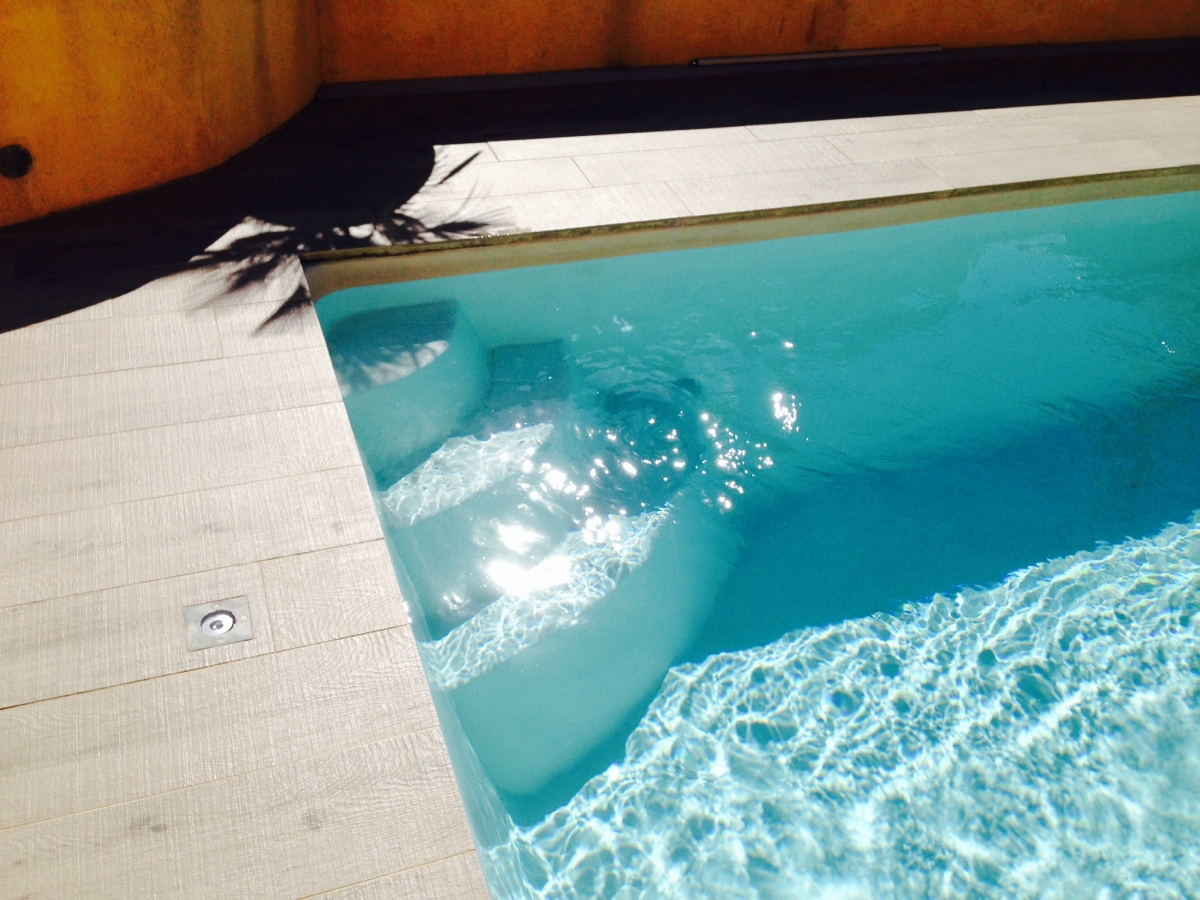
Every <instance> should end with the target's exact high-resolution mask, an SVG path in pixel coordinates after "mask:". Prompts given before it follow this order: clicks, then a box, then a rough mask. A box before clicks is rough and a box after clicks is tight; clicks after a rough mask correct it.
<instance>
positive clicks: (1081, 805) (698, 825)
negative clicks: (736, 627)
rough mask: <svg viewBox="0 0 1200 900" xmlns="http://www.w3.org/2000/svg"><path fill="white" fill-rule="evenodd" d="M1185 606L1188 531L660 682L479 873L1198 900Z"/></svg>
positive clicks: (1199, 532) (1190, 581)
mask: <svg viewBox="0 0 1200 900" xmlns="http://www.w3.org/2000/svg"><path fill="white" fill-rule="evenodd" d="M1198 607H1200V522H1198V521H1197V520H1196V519H1195V518H1193V519H1192V521H1190V522H1189V523H1187V524H1184V525H1173V526H1170V527H1167V528H1166V529H1165V530H1163V531H1162V532H1161V533H1159V534H1158V535H1157V536H1154V537H1151V538H1148V539H1141V540H1129V541H1127V542H1125V543H1122V544H1119V545H1117V546H1112V547H1107V548H1104V547H1102V548H1101V549H1099V550H1098V551H1095V552H1088V553H1080V554H1077V555H1074V556H1071V557H1067V558H1064V559H1058V560H1053V561H1050V562H1046V563H1042V564H1039V565H1036V566H1033V567H1031V568H1028V569H1025V570H1023V571H1020V572H1017V573H1015V574H1013V575H1011V576H1010V577H1009V578H1007V579H1006V580H1005V581H1004V582H1002V583H1001V584H1000V585H998V586H996V587H994V588H991V589H987V590H971V591H966V592H963V593H960V594H958V595H957V596H941V595H937V596H935V597H933V598H932V600H931V601H930V602H928V603H924V604H921V605H919V606H911V607H908V608H906V610H905V611H904V612H903V614H901V615H899V616H896V617H889V616H878V617H872V618H866V619H856V620H850V621H846V622H844V623H841V624H838V625H834V626H831V627H827V628H823V629H809V630H803V631H799V632H796V633H793V634H790V635H787V636H784V637H783V638H780V639H779V640H777V641H776V642H774V643H772V644H770V645H768V646H766V647H762V648H756V649H752V650H746V651H741V652H737V653H727V654H720V655H717V656H713V657H710V658H709V659H707V660H706V661H705V662H703V663H702V664H697V665H687V666H681V667H678V668H676V669H674V670H672V672H671V673H670V674H669V675H668V677H667V679H666V681H665V683H664V685H663V687H662V690H661V692H660V694H659V696H658V697H657V699H656V700H655V701H654V704H653V705H652V706H651V708H650V711H649V713H648V714H647V715H646V717H645V718H644V719H643V721H642V723H641V724H640V725H639V726H638V728H637V730H636V731H635V732H634V733H633V735H632V736H631V737H630V738H629V740H628V743H627V745H626V755H625V759H624V761H622V762H620V763H618V764H614V765H613V766H611V767H610V768H609V769H608V771H606V772H604V773H603V774H601V775H598V776H596V777H595V778H593V779H592V780H591V781H590V782H589V783H588V784H587V785H586V786H585V787H584V789H583V790H582V791H580V792H579V793H578V794H577V795H576V796H575V797H574V799H572V800H571V801H570V803H569V804H567V805H566V806H565V807H563V808H561V809H560V810H558V811H557V812H555V813H554V814H553V815H551V816H550V817H548V818H547V819H546V820H545V821H543V822H541V823H540V824H538V825H536V826H532V827H529V828H514V829H513V830H512V833H511V839H510V843H509V844H508V845H501V846H499V847H497V848H495V849H493V850H492V851H491V853H490V854H489V859H488V860H487V861H486V865H487V866H488V867H489V868H492V869H493V870H506V869H509V868H510V867H512V866H516V867H517V868H518V869H519V871H518V872H516V873H513V872H511V871H509V872H507V873H505V872H503V871H496V875H495V877H494V878H493V881H494V882H495V883H497V884H499V883H505V882H507V883H510V884H511V883H514V881H515V882H517V883H521V884H522V885H523V888H522V892H523V893H524V892H525V891H528V894H526V895H527V896H528V895H531V896H536V897H539V898H565V897H604V898H619V900H632V898H635V897H636V898H658V897H662V898H680V900H684V898H687V900H700V898H730V897H759V898H800V897H804V898H829V900H832V898H845V900H851V898H855V900H857V898H864V900H865V898H881V900H882V898H914V897H922V898H932V897H947V898H949V897H988V898H992V897H994V898H1041V900H1046V898H1064V900H1065V898H1072V900H1076V898H1118V897H1138V898H1151V897H1154V898H1160V897H1161V898H1165V897H1171V898H1176V897H1177V898H1183V897H1188V896H1195V894H1194V888H1195V886H1196V885H1197V884H1200V841H1197V840H1196V835H1197V834H1200V712H1198V710H1200V621H1197V619H1196V618H1195V617H1194V613H1195V611H1196V610H1197V608H1198ZM506 874H507V875H516V878H515V879H511V878H507V877H505V875H506Z"/></svg>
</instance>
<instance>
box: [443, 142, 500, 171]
mask: <svg viewBox="0 0 1200 900" xmlns="http://www.w3.org/2000/svg"><path fill="white" fill-rule="evenodd" d="M433 159H434V168H433V171H434V174H435V175H437V176H438V177H441V176H442V175H444V174H445V173H447V172H449V171H451V170H453V169H455V168H457V167H458V166H460V165H462V164H463V163H464V162H466V161H467V160H469V159H474V161H475V162H496V161H497V157H496V154H495V153H493V152H492V147H491V145H490V144H486V143H483V144H435V145H434V147H433Z"/></svg>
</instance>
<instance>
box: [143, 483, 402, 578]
mask: <svg viewBox="0 0 1200 900" xmlns="http://www.w3.org/2000/svg"><path fill="white" fill-rule="evenodd" d="M124 514H125V544H126V556H127V560H128V570H129V582H130V583H131V584H132V583H137V582H139V581H152V580H155V579H159V578H166V577H169V576H172V575H180V574H186V573H188V572H200V571H203V570H205V569H214V568H218V567H220V566H230V565H240V564H242V563H247V562H257V561H260V560H265V559H274V558H275V557H277V556H291V555H294V554H297V553H308V552H310V551H313V550H324V549H327V548H330V547H337V546H341V545H342V544H357V543H362V542H364V541H371V540H377V539H378V538H380V537H381V536H382V531H381V530H380V527H379V520H378V518H377V517H376V514H375V507H374V504H373V503H372V501H371V495H370V491H369V490H368V488H367V480H366V473H365V472H364V471H363V469H362V466H361V465H355V466H353V467H350V468H345V469H332V470H329V471H326V472H318V473H315V474H311V475H296V476H292V477H289V478H278V479H275V480H273V481H258V482H254V483H251V484H241V485H235V486H233V487H226V488H216V489H214V490H208V491H197V492H195V493H190V494H175V495H173V496H170V497H156V498H154V499H151V500H140V501H137V502H135V503H127V504H125V506H124Z"/></svg>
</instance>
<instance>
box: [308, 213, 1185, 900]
mask: <svg viewBox="0 0 1200 900" xmlns="http://www.w3.org/2000/svg"><path fill="white" fill-rule="evenodd" d="M317 309H318V314H319V316H320V318H321V322H322V326H323V328H324V329H325V333H326V338H327V340H328V343H329V347H330V352H331V355H332V358H333V360H334V365H335V369H336V370H337V372H338V376H339V380H340V382H341V384H342V388H343V393H344V395H345V400H346V406H347V409H348V411H349V414H350V419H351V423H352V425H353V427H354V430H355V434H356V437H357V438H358V441H359V446H360V449H361V450H362V454H363V460H364V465H365V466H366V468H367V470H368V472H369V473H370V475H371V477H372V478H373V480H374V484H375V488H376V491H377V500H378V505H379V510H380V517H381V521H382V522H383V524H384V528H385V533H386V535H387V538H388V543H389V547H390V548H391V551H392V554H393V559H394V561H395V563H396V568H397V574H398V577H399V578H400V580H401V584H402V585H403V586H404V588H405V591H406V596H407V597H408V598H409V600H410V603H411V604H412V606H413V618H414V628H415V630H416V632H417V636H418V639H419V641H420V645H421V652H422V658H423V660H424V663H425V667H426V673H427V675H428V677H429V681H430V685H431V689H432V691H433V694H434V699H435V703H436V704H437V705H438V709H439V715H440V717H441V721H442V726H443V730H444V732H445V733H446V737H447V744H448V746H449V748H450V751H451V755H452V758H453V760H454V763H455V767H456V772H457V774H458V777H459V782H460V787H461V790H462V793H463V796H464V800H465V801H466V803H467V807H468V813H469V815H470V817H471V820H472V826H473V828H474V829H475V835H476V840H477V842H478V844H479V847H480V851H481V852H480V856H481V859H482V861H483V863H484V867H485V872H486V874H487V876H488V880H489V886H490V888H491V890H492V892H493V894H494V895H495V896H496V897H497V898H504V900H509V898H520V897H529V898H535V897H536V898H542V897H545V898H573V897H579V898H585V897H587V898H590V897H606V898H635V897H637V898H641V897H670V898H689V900H690V898H705V897H713V898H729V897H739V898H740V897H761V898H792V897H804V898H810V897H811V898H868V897H870V898H876V897H877V898H927V897H964V896H971V897H996V898H1012V897H1029V898H1035V897H1036V898H1048V897H1063V898H1084V897H1095V898H1117V897H1147V898H1149V897H1189V896H1196V895H1197V894H1200V841H1198V840H1197V839H1196V835H1197V834H1200V622H1196V621H1194V619H1193V614H1194V612H1195V611H1196V609H1197V608H1198V607H1200V520H1198V519H1197V517H1196V510H1197V508H1200V464H1198V463H1200V457H1198V452H1197V448H1200V316H1198V314H1200V196H1197V195H1196V194H1177V195H1169V196H1164V197H1152V198H1140V199H1132V200H1115V201H1105V202H1097V203H1089V204H1078V205H1073V206H1062V207H1056V208H1048V209H1036V210H1027V211H1020V212H1007V213H994V214H988V215H980V216H972V217H964V218H959V219H950V220H944V221H939V222H930V223H922V224H915V225H906V226H896V227H890V228H881V229H873V230H865V231H859V232H852V233H842V234H830V235H823V236H814V237H804V238H791V239H785V240H777V241H765V242H761V243H753V244H742V245H735V246H727V247H719V248H711V249H703V250H686V251H676V252H670V253H656V254H645V255H639V256H628V257H621V258H615V259H606V260H597V261H587V262H578V263H571V264H564V265H557V266H546V267H534V268H524V269H512V270H505V271H496V272H490V273H486V274H479V275H464V276H457V277H452V278H442V279H434V280H428V281H418V282H407V283H402V284H393V285H387V286H382V287H367V288H355V289H352V290H347V291H341V292H339V293H336V294H333V295H330V296H329V297H326V298H325V299H323V300H321V301H320V303H319V304H318V307H317Z"/></svg>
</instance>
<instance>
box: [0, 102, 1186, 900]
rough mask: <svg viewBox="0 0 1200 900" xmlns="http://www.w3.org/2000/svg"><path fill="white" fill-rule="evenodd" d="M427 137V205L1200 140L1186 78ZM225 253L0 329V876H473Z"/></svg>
mask: <svg viewBox="0 0 1200 900" xmlns="http://www.w3.org/2000/svg"><path fill="white" fill-rule="evenodd" d="M437 159H438V163H437V166H436V167H435V170H434V175H433V177H432V178H430V180H429V185H428V186H427V187H426V188H425V189H423V190H422V191H421V192H420V193H418V194H417V196H416V197H415V198H413V200H412V201H411V203H410V207H409V211H411V212H413V213H414V214H416V215H418V216H419V217H420V218H422V219H423V220H425V221H438V220H444V219H449V218H452V217H457V218H462V217H464V215H465V216H469V217H474V218H476V219H477V220H479V221H483V222H486V223H488V224H487V228H486V230H491V231H498V232H504V231H518V232H519V231H542V230H551V229H562V228H579V227H588V226H594V225H611V224H619V223H624V222H637V221H643V220H659V219H670V218H678V217H690V216H698V215H708V214H715V213H729V212H740V211H746V210H754V209H764V208H774V207H784V206H798V205H804V204H817V203H829V202H837V201H845V200H860V199H865V198H873V197H885V196H892V195H909V194H919V193H923V192H939V191H947V190H951V189H954V188H962V187H972V186H981V185H1001V184H1010V183H1014V182H1028V181H1036V180H1039V179H1049V178H1063V177H1074V176H1086V175H1096V174H1102V173H1113V172H1125V171H1134V170H1147V169H1160V168H1170V167H1178V166H1188V165H1197V164H1200V97H1175V98H1160V99H1151V100H1136V101H1120V102H1108V103H1093V104H1072V105H1065V106H1043V107H1025V108H1009V109H1002V110H977V111H967V112H951V113H937V114H926V115H915V116H899V117H891V118H872V119H852V120H841V121H821V122H807V123H795V124H786V123H785V124H773V125H762V126H745V127H732V128H717V129H703V130H694V131H669V132H657V133H638V134H627V135H604V136H597V137H570V138H555V139H537V140H520V141H499V142H492V143H488V144H479V145H456V146H448V147H439V148H438V156H437ZM468 159H470V160H471V161H470V162H469V164H467V165H466V166H465V167H463V168H461V169H460V168H459V167H460V165H461V164H462V163H463V162H465V161H467V160H468ZM455 170H457V171H455ZM451 173H453V174H451ZM447 175H450V176H451V177H448V178H447ZM220 275H221V273H220V272H217V273H215V274H214V273H213V272H203V271H198V272H191V273H181V274H176V275H171V276H168V277H165V278H161V279H159V280H157V281H153V282H151V283H149V284H147V285H145V286H144V287H142V288H140V289H138V290H136V291H134V292H133V293H129V294H125V295H123V296H119V297H115V298H113V299H110V300H107V301H105V302H102V303H100V304H98V305H94V306H90V307H88V308H86V309H84V310H81V311H79V312H76V313H72V314H70V315H67V316H63V317H61V318H58V319H54V320H50V321H46V322H42V323H40V324H37V325H32V326H29V327H26V328H23V329H19V330H15V331H10V332H8V333H5V334H2V335H0V897H5V898H8V897H12V898H22V900H34V898H38V900H42V898H47V900H48V898H55V900H61V898H73V897H87V898H96V900H101V898H113V900H118V898H119V900H126V898H130V897H139V898H150V897H160V898H173V900H185V898H197V900H199V898H207V900H211V898H243V897H244V898H251V897H252V898H308V897H322V898H330V900H333V898H337V900H352V898H353V900H367V898H372V900H374V898H392V897H414V898H447V900H449V898H482V897H484V896H485V895H486V891H485V889H484V886H483V882H482V877H481V875H480V872H479V868H478V864H477V862H476V860H475V856H474V850H473V848H472V843H471V838H470V835H469V833H468V830H467V825H466V820H465V817H464V814H463V810H462V806H461V803H460V801H459V797H458V794H457V791H456V789H455V786H454V782H453V777H452V774H451V772H450V768H449V763H448V761H447V758H446V752H445V747H444V745H443V742H442V738H441V733H440V731H439V730H438V727H437V721H436V718H435V715H434V711H433V707H432V703H431V701H430V698H429V693H428V690H427V688H426V685H425V681H424V678H423V676H422V673H421V670H420V664H419V661H418V658H417V652H416V645H415V643H414V639H413V635H412V632H411V630H410V628H409V624H408V622H409V619H408V615H407V612H406V610H405V606H404V603H403V600H402V598H401V597H400V594H399V591H398V589H397V587H396V584H395V581H394V578H393V575H392V572H391V568H390V563H389V560H388V554H387V551H386V549H385V547H384V545H383V541H382V536H381V532H380V528H379V524H378V522H377V520H376V517H375V512H374V509H373V506H372V501H371V497H370V493H369V491H368V488H367V483H366V479H365V477H364V475H363V472H362V469H361V467H360V464H359V460H358V454H357V450H356V448H355V444H354V438H353V435H352V434H351V431H350V427H349V423H348V421H347V419H346V415H345V411H344V409H343V406H342V403H341V398H340V394H339V391H338V386H337V383H336V381H335V378H334V374H333V370H332V367H331V365H330V362H329V358H328V356H327V354H326V352H325V349H324V343H323V340H322V336H321V332H320V329H319V327H318V325H317V322H316V318H315V315H313V313H312V310H311V309H310V308H309V309H305V310H304V311H302V312H301V313H300V314H299V315H295V316H292V317H289V318H285V319H282V320H280V321H279V322H276V323H274V324H272V325H271V326H270V327H268V328H264V329H261V330H260V329H259V326H260V324H261V323H263V322H264V321H265V320H266V319H267V318H268V317H269V316H270V315H271V313H272V312H273V311H274V310H275V309H276V308H277V306H278V305H279V303H280V302H281V301H282V300H283V299H286V298H287V297H288V296H289V295H290V294H291V292H292V290H293V288H294V287H295V284H296V283H297V280H298V279H300V278H301V277H303V276H302V273H301V269H300V265H299V263H298V262H297V261H295V260H292V261H290V262H289V263H288V264H287V265H284V266H283V267H281V268H279V269H278V270H276V273H275V275H274V276H273V277H272V278H271V279H269V280H268V281H267V282H265V283H261V282H260V283H256V284H253V285H251V286H249V287H247V288H245V289H244V290H241V291H240V292H237V293H235V294H233V295H229V294H228V293H227V292H226V288H225V281H224V280H223V278H221V277H219V276H220ZM0 288H2V285H0ZM231 597H245V598H246V599H247V601H248V603H249V606H250V610H251V616H252V619H253V624H254V630H255V638H254V640H252V641H248V642H245V643H238V644H233V645H229V646H226V647H222V648H218V649H211V650H204V651H197V652H188V651H187V649H186V647H185V640H184V632H183V615H182V613H181V608H182V607H184V606H187V605H191V604H198V603H204V602H211V601H216V600H220V599H226V598H231Z"/></svg>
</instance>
